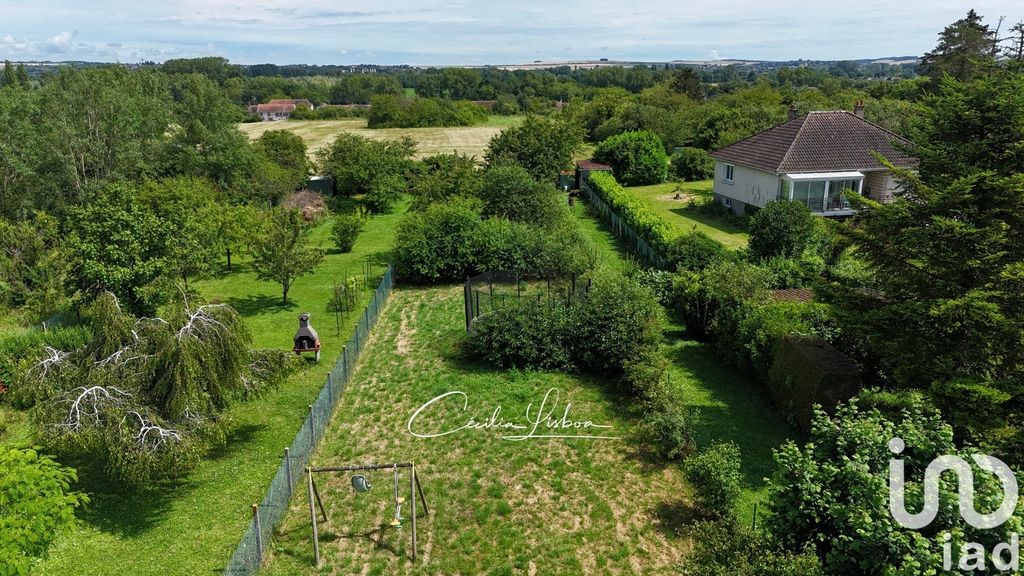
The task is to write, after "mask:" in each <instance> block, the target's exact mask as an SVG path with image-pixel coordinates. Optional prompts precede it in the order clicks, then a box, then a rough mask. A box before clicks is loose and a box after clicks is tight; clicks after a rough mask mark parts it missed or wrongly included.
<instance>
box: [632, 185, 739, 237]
mask: <svg viewBox="0 0 1024 576" xmlns="http://www.w3.org/2000/svg"><path fill="white" fill-rule="evenodd" d="M712 184H713V183H712V181H711V180H702V181H699V182H680V183H678V184H677V183H675V182H666V183H664V184H655V185H654V186H635V187H631V188H629V190H630V191H631V192H633V193H634V194H636V195H637V196H638V197H640V198H643V199H644V201H646V202H647V203H648V204H650V205H651V206H652V207H654V209H655V210H657V211H658V213H659V214H661V215H662V217H663V218H664V219H665V221H666V222H668V223H670V224H672V225H673V226H675V227H676V228H679V229H680V230H685V231H687V232H689V231H691V230H698V231H700V232H703V233H705V234H707V235H708V236H711V237H712V238H714V239H715V240H718V241H719V242H721V243H722V244H724V245H725V246H727V247H729V248H744V247H746V245H747V240H748V239H749V238H750V236H749V234H747V233H746V232H745V231H743V230H741V229H739V228H737V227H736V226H733V225H732V224H729V223H728V222H725V221H723V220H719V219H717V218H712V217H709V216H707V215H705V214H701V213H700V212H698V211H696V210H693V209H690V208H688V207H687V203H688V202H689V201H690V200H691V199H701V198H706V197H709V196H711V189H712ZM677 190H678V191H679V196H680V199H679V200H676V199H675V195H676V191H677Z"/></svg>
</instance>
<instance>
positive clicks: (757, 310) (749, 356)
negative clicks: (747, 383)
mask: <svg viewBox="0 0 1024 576" xmlns="http://www.w3.org/2000/svg"><path fill="white" fill-rule="evenodd" d="M740 306H741V307H742V308H743V311H742V312H741V313H739V314H738V315H737V316H738V318H739V322H738V323H737V325H736V331H735V332H733V333H731V334H724V333H723V334H719V335H718V336H719V342H718V348H719V350H720V351H722V352H724V355H725V356H726V358H728V359H729V360H730V361H731V363H732V364H733V365H735V366H738V367H739V368H740V369H742V370H744V371H745V372H747V373H750V374H753V375H754V376H755V377H756V378H757V379H759V380H760V381H761V382H767V381H768V372H769V371H770V370H771V367H772V364H774V363H775V357H776V353H777V347H778V344H779V342H780V340H781V339H782V338H783V337H784V336H817V337H820V338H822V339H824V340H826V341H830V340H833V339H834V338H835V336H836V331H837V328H836V321H835V319H834V318H833V316H832V309H831V307H829V306H828V305H826V304H821V303H813V302H769V303H763V304H758V303H750V302H748V303H743V304H741V305H740Z"/></svg>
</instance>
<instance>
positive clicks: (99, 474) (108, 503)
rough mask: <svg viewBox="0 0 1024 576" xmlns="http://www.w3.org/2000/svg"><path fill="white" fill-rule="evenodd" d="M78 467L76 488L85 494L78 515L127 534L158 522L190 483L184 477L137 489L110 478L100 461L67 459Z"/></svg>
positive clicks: (111, 530)
mask: <svg viewBox="0 0 1024 576" xmlns="http://www.w3.org/2000/svg"><path fill="white" fill-rule="evenodd" d="M69 463H70V464H71V465H72V466H74V467H75V469H76V470H77V471H78V484H77V486H76V489H77V490H80V491H82V492H85V493H87V494H88V495H89V500H90V501H89V504H88V505H87V506H86V507H85V508H83V509H82V510H81V511H80V512H79V513H78V517H79V518H80V519H81V520H82V521H83V522H85V523H86V524H89V525H91V526H94V527H95V528H97V529H98V530H100V531H102V532H108V533H113V534H117V535H118V536H120V537H125V538H131V537H134V536H137V535H139V534H142V533H144V532H148V531H149V530H151V529H153V528H154V527H156V526H157V525H159V524H160V523H161V522H162V521H163V520H164V519H165V518H166V516H167V514H168V513H169V512H170V509H171V504H172V503H173V502H174V501H175V500H176V499H178V498H180V497H181V495H182V494H183V493H185V492H187V491H189V490H191V489H192V488H193V487H194V486H193V484H192V483H190V482H189V481H188V480H187V479H181V480H177V481H165V482H158V483H154V484H153V485H152V486H150V487H147V488H141V489H132V488H126V487H124V486H122V485H120V484H118V483H116V482H114V481H112V480H111V479H110V478H109V477H108V476H107V474H106V472H105V471H104V469H103V465H102V463H100V462H97V461H95V460H88V459H86V458H81V459H76V460H74V461H73V462H69Z"/></svg>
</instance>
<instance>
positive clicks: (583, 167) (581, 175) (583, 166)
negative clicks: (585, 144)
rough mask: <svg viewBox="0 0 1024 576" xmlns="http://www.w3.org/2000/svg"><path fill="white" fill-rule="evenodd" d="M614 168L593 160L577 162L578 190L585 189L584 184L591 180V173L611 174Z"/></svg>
mask: <svg viewBox="0 0 1024 576" xmlns="http://www.w3.org/2000/svg"><path fill="white" fill-rule="evenodd" d="M611 171H612V167H611V166H609V165H607V164H601V163H600V162H594V161H593V160H577V161H576V189H580V188H582V187H583V183H584V182H586V181H587V178H590V173H591V172H611Z"/></svg>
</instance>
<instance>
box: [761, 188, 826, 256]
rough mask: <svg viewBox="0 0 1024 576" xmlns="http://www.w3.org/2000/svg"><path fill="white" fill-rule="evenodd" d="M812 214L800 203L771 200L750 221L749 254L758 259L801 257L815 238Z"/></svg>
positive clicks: (814, 224)
mask: <svg viewBox="0 0 1024 576" xmlns="http://www.w3.org/2000/svg"><path fill="white" fill-rule="evenodd" d="M815 229H816V223H815V220H814V216H813V215H812V214H811V211H810V210H809V209H808V208H807V206H804V205H803V204H801V203H799V202H790V201H788V200H772V201H771V202H768V203H767V204H765V206H764V208H763V209H761V210H759V211H758V212H757V214H755V215H754V216H753V218H751V219H750V245H749V247H750V253H751V255H753V256H754V257H755V258H757V259H758V260H767V259H769V258H773V257H776V256H782V257H784V258H793V257H796V256H799V255H801V254H803V252H804V250H805V249H806V248H807V247H808V245H809V244H810V242H811V239H812V238H813V236H814V233H815Z"/></svg>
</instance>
